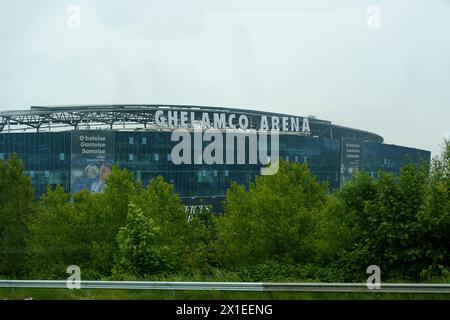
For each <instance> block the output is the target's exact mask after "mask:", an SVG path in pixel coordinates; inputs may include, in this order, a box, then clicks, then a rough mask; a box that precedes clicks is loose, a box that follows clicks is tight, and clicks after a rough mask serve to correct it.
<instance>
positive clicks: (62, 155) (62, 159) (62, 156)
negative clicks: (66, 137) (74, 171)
mask: <svg viewBox="0 0 450 320" xmlns="http://www.w3.org/2000/svg"><path fill="white" fill-rule="evenodd" d="M59 160H61V161H64V153H60V154H59Z"/></svg>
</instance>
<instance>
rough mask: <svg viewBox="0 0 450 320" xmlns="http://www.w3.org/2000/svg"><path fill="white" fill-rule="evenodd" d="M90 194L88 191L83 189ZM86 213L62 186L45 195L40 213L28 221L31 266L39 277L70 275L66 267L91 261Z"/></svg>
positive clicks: (84, 268) (29, 266)
mask: <svg viewBox="0 0 450 320" xmlns="http://www.w3.org/2000/svg"><path fill="white" fill-rule="evenodd" d="M82 193H83V194H85V195H84V196H85V197H89V194H88V193H87V192H82ZM86 222H87V221H86V212H84V211H78V210H75V208H74V206H73V203H71V202H70V195H69V194H67V193H65V192H64V190H63V188H62V187H57V188H56V189H55V190H54V191H52V190H48V191H47V194H46V195H44V196H42V198H41V201H40V204H39V208H38V210H37V214H35V215H34V216H33V217H31V218H30V220H29V221H28V228H29V231H30V236H29V238H28V241H27V243H28V257H27V267H28V270H29V272H30V273H31V276H33V277H35V278H44V279H47V278H55V279H61V278H66V277H67V274H66V269H67V267H68V266H70V265H78V266H80V268H81V269H82V270H83V271H85V270H86V268H87V266H88V265H89V262H90V256H89V245H90V243H89V241H87V236H88V235H89V233H88V225H87V223H86Z"/></svg>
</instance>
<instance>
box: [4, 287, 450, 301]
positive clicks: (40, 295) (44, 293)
mask: <svg viewBox="0 0 450 320" xmlns="http://www.w3.org/2000/svg"><path fill="white" fill-rule="evenodd" d="M27 298H33V300H143V299H144V300H152V299H157V300H177V299H184V300H247V299H254V300H272V299H274V300H278V299H283V300H338V299H339V300H341V299H342V300H430V299H431V300H450V294H429V293H378V292H370V293H336V292H332V293H331V292H330V293H324V292H239V291H166V290H103V289H81V290H69V289H28V288H0V299H1V300H5V299H6V300H23V299H27Z"/></svg>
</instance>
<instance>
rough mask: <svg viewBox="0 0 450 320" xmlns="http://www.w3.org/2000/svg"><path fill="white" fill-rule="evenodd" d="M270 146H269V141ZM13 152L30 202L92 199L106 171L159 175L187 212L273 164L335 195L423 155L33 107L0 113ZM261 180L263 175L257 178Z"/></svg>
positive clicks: (259, 130)
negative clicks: (353, 181) (278, 161)
mask: <svg viewBox="0 0 450 320" xmlns="http://www.w3.org/2000/svg"><path fill="white" fill-rule="evenodd" d="M275 138H276V139H275ZM12 153H17V154H18V155H19V157H20V158H21V159H22V161H23V163H24V167H25V173H26V175H28V176H29V177H31V179H32V181H33V185H34V187H35V190H36V196H39V195H41V194H42V193H44V192H45V191H46V190H47V187H48V186H51V187H55V186H57V185H61V186H62V187H64V189H65V190H66V191H67V192H77V191H80V190H81V189H87V190H89V191H91V192H101V191H102V189H103V187H104V185H105V182H104V180H105V179H106V177H107V175H108V174H109V173H110V171H111V167H112V165H113V164H117V165H118V167H119V168H127V169H128V170H130V171H131V172H133V174H134V176H135V178H136V179H137V180H141V181H142V182H143V184H144V185H146V184H148V182H149V181H151V180H152V179H153V178H155V177H157V176H158V175H161V176H162V177H164V179H165V180H166V181H168V182H170V183H173V184H174V185H175V191H176V192H177V193H178V194H179V195H180V196H181V198H182V200H183V201H184V203H185V204H186V205H193V206H195V205H196V204H199V203H203V204H209V203H211V204H213V205H217V204H219V203H220V201H221V200H222V199H223V197H224V196H225V193H226V190H227V188H228V187H229V186H230V184H231V183H232V182H237V183H239V184H248V183H249V182H250V181H252V180H253V179H254V178H255V176H256V175H260V174H262V172H263V171H262V170H264V168H267V167H268V166H269V165H270V164H272V163H273V160H274V159H275V158H278V157H281V158H283V159H286V160H288V161H292V162H298V163H308V165H309V167H310V169H311V171H312V172H313V173H314V174H315V175H316V176H317V179H318V180H319V181H328V183H329V186H330V188H331V189H334V188H339V187H340V186H341V185H342V184H343V183H345V181H347V180H349V179H350V178H351V177H352V175H353V174H354V173H355V172H357V171H360V170H364V171H367V172H368V173H370V174H371V175H372V176H377V174H378V172H380V171H384V172H392V173H398V172H399V171H400V168H401V167H402V166H403V165H404V164H405V163H406V162H407V161H412V162H421V161H425V162H429V161H430V152H429V151H425V150H418V149H414V148H408V147H401V146H397V145H388V144H384V143H383V138H382V137H381V136H380V135H378V134H375V133H371V132H367V131H364V130H358V129H352V128H348V127H343V126H339V125H334V124H332V123H331V122H330V121H326V120H320V119H316V118H315V117H300V116H294V115H286V114H280V113H271V112H261V111H254V110H246V109H235V108H225V107H207V106H187V105H92V106H39V107H31V109H30V110H18V111H4V112H0V160H5V159H7V157H8V155H10V154H12ZM263 174H264V173H263Z"/></svg>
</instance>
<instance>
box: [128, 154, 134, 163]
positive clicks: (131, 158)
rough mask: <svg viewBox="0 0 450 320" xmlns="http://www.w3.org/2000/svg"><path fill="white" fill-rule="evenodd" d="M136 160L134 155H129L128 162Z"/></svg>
mask: <svg viewBox="0 0 450 320" xmlns="http://www.w3.org/2000/svg"><path fill="white" fill-rule="evenodd" d="M133 160H134V155H133V154H132V153H129V154H128V161H133Z"/></svg>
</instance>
